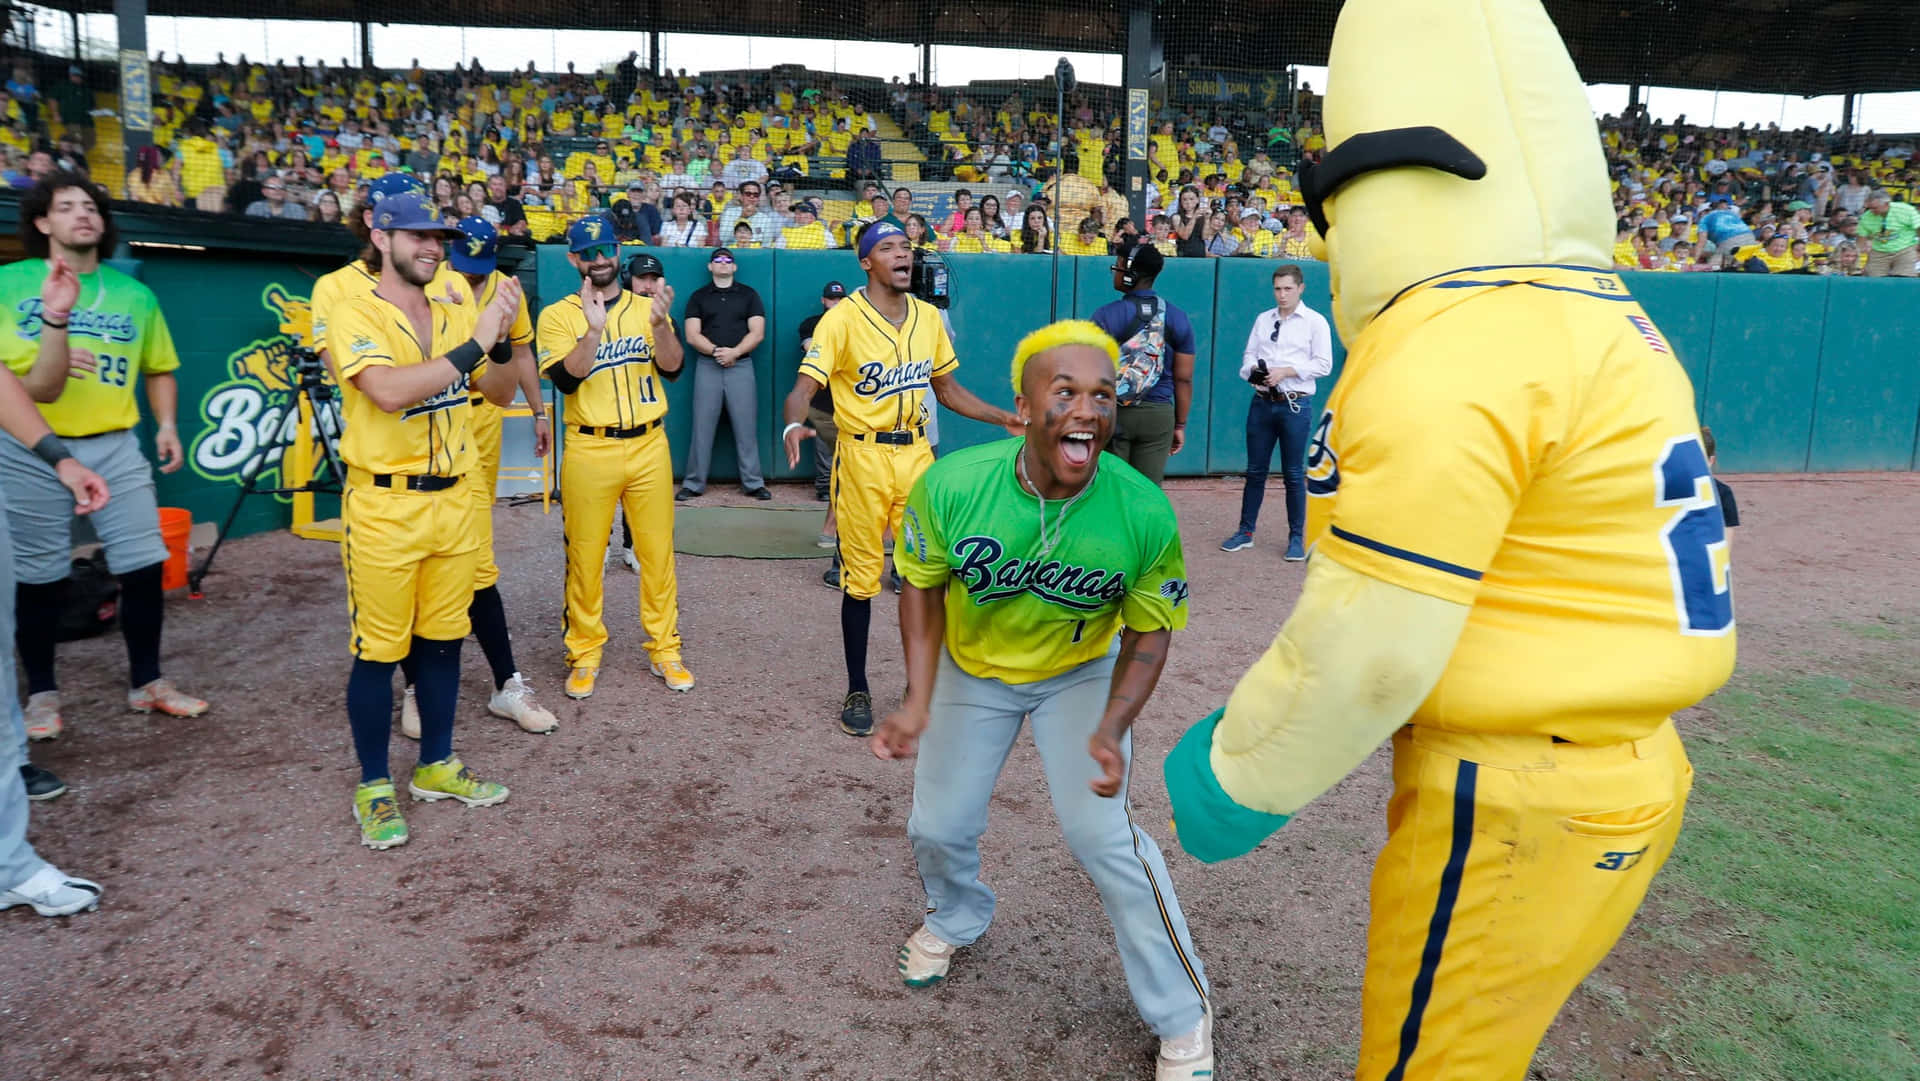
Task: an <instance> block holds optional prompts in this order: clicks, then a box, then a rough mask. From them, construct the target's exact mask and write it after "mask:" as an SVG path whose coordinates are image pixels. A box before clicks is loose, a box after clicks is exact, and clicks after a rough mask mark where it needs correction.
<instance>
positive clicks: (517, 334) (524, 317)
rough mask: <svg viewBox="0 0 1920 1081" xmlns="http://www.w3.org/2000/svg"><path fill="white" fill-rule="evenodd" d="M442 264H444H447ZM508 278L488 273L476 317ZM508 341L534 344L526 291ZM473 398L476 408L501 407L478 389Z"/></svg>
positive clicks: (514, 315) (475, 307)
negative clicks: (488, 399)
mask: <svg viewBox="0 0 1920 1081" xmlns="http://www.w3.org/2000/svg"><path fill="white" fill-rule="evenodd" d="M442 265H443V266H444V265H445V264H442ZM465 277H466V276H465V275H461V278H462V279H463V280H464V279H465ZM506 280H507V276H506V275H505V274H502V273H501V272H500V271H498V270H496V271H494V272H493V273H491V274H489V275H487V280H486V281H485V282H484V283H482V284H481V286H480V295H479V296H477V297H475V298H474V305H475V306H474V315H475V318H476V319H478V317H479V311H480V309H482V308H485V307H486V306H487V305H489V304H491V303H493V297H494V294H495V293H498V292H499V291H500V283H501V282H503V281H506ZM507 341H508V342H509V343H510V344H512V345H515V346H521V345H532V344H533V317H532V316H531V315H530V314H528V311H527V294H526V293H524V292H523V293H521V294H520V306H519V308H518V309H517V310H515V311H514V313H513V322H512V323H511V324H510V325H508V327H507ZM480 370H481V371H484V370H485V369H484V368H482V369H480ZM472 398H473V407H474V408H475V409H482V408H485V409H492V410H498V409H499V408H500V407H499V406H497V405H494V404H493V403H492V402H489V401H487V399H486V398H485V397H484V396H483V395H481V393H480V392H479V390H477V389H476V390H474V391H473V395H472Z"/></svg>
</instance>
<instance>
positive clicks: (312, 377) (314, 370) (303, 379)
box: [287, 345, 333, 400]
mask: <svg viewBox="0 0 1920 1081" xmlns="http://www.w3.org/2000/svg"><path fill="white" fill-rule="evenodd" d="M287 366H288V367H289V368H292V369H293V374H294V376H295V378H294V380H293V385H294V387H295V388H296V389H298V390H313V391H320V392H322V393H321V394H320V395H319V396H320V397H321V399H322V400H325V399H327V398H329V397H331V391H332V387H333V378H332V375H331V373H329V372H328V371H327V362H326V361H324V360H321V359H320V354H318V353H316V352H314V351H313V350H311V349H309V348H307V347H306V346H304V345H296V346H294V347H293V348H291V349H289V350H288V351H287Z"/></svg>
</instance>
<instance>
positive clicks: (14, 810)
mask: <svg viewBox="0 0 1920 1081" xmlns="http://www.w3.org/2000/svg"><path fill="white" fill-rule="evenodd" d="M69 509H71V508H69ZM0 598H4V601H3V602H0V642H5V643H7V644H9V645H11V644H12V643H13V544H12V541H11V538H10V537H9V535H8V531H7V508H6V502H5V501H4V500H0ZM0 706H4V707H5V709H6V711H7V720H6V724H5V725H4V726H0V890H10V889H12V888H13V887H15V886H18V885H19V884H21V883H22V882H25V881H26V880H27V879H29V878H32V877H33V876H34V875H37V874H39V873H40V871H41V869H42V868H44V867H46V865H47V861H46V860H43V859H41V858H40V854H39V853H37V852H35V851H34V850H33V846H32V845H30V844H28V843H27V807H28V804H27V783H26V781H25V780H24V779H23V778H22V777H21V776H20V767H21V766H24V765H26V764H27V721H26V716H25V715H24V714H23V713H22V712H21V710H20V699H19V698H17V697H15V695H14V685H13V658H12V657H8V658H7V659H6V663H5V664H0Z"/></svg>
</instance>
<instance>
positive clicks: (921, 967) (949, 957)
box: [898, 923, 960, 987]
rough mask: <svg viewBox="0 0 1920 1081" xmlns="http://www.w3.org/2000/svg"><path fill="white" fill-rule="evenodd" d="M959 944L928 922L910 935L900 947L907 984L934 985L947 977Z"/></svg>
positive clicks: (910, 985)
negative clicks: (932, 928) (930, 929)
mask: <svg viewBox="0 0 1920 1081" xmlns="http://www.w3.org/2000/svg"><path fill="white" fill-rule="evenodd" d="M959 948H960V947H958V946H955V945H954V944H953V943H951V942H948V941H946V940H945V939H943V938H941V937H940V936H939V935H936V934H934V933H933V932H932V931H929V930H927V925H926V924H924V923H923V924H921V925H920V929H919V930H917V931H915V932H914V933H913V934H911V935H908V936H907V943H906V945H904V946H901V947H900V964H899V966H898V967H899V969H900V979H901V980H902V981H903V982H905V983H906V985H907V986H908V987H932V986H933V985H934V984H936V983H939V982H940V981H941V980H944V979H946V978H947V969H948V968H949V967H950V966H951V965H952V964H953V951H955V950H957V949H959Z"/></svg>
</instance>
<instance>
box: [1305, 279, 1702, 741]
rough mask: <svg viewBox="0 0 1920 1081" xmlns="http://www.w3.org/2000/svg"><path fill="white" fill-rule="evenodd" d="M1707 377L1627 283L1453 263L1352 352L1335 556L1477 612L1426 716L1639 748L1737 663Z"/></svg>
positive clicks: (1326, 516)
mask: <svg viewBox="0 0 1920 1081" xmlns="http://www.w3.org/2000/svg"><path fill="white" fill-rule="evenodd" d="M1699 433H1700V421H1699V418H1698V417H1697V416H1696V415H1695V413H1694V407H1693V387H1692V384H1691V383H1690V382H1689V381H1688V379H1687V376H1686V373H1685V372H1684V371H1683V370H1682V369H1681V367H1680V364H1679V362H1678V361H1677V360H1676V359H1675V358H1674V355H1673V349H1672V347H1671V346H1670V345H1668V344H1667V341H1666V339H1665V338H1664V337H1662V336H1661V334H1660V332H1659V330H1658V329H1657V328H1656V327H1655V326H1654V325H1653V323H1652V322H1651V321H1650V320H1649V319H1648V318H1647V316H1646V313H1645V312H1644V311H1642V310H1641V308H1640V305H1639V304H1638V303H1636V302H1635V301H1634V299H1633V297H1632V296H1631V295H1630V294H1629V293H1628V292H1627V289H1626V286H1625V285H1623V284H1622V283H1621V281H1620V279H1619V277H1617V276H1616V275H1613V274H1611V273H1607V272H1604V271H1597V270H1584V269H1579V268H1572V267H1549V266H1524V267H1498V268H1491V269H1487V270H1480V271H1459V272H1455V273H1452V274H1447V275H1443V276H1441V277H1439V278H1437V279H1434V280H1431V281H1429V282H1427V283H1425V284H1423V285H1422V286H1420V287H1419V288H1418V289H1416V290H1414V291H1412V292H1409V293H1407V294H1405V295H1403V296H1401V297H1400V298H1399V299H1398V300H1397V301H1396V302H1394V303H1393V304H1392V305H1391V306H1390V307H1388V308H1387V309H1386V310H1385V311H1384V312H1382V313H1381V314H1380V315H1379V316H1377V317H1375V319H1374V320H1373V322H1372V324H1371V325H1370V326H1369V327H1368V328H1367V331H1366V333H1365V334H1363V335H1362V336H1361V337H1360V339H1359V340H1358V341H1357V342H1355V343H1354V346H1353V349H1352V351H1351V352H1350V353H1349V354H1348V356H1347V362H1346V368H1345V370H1344V372H1343V373H1342V375H1341V377H1340V382H1339V384H1338V385H1337V386H1336V387H1335V388H1334V391H1333V394H1332V395H1331V397H1330V398H1329V399H1328V402H1327V411H1326V414H1325V415H1324V416H1323V417H1322V418H1321V420H1320V423H1319V426H1318V428H1317V429H1316V430H1315V433H1314V438H1313V441H1312V444H1311V445H1310V447H1309V449H1308V458H1307V493H1308V496H1309V499H1308V504H1309V509H1308V534H1307V540H1308V542H1309V543H1310V544H1312V545H1314V546H1315V552H1316V556H1317V557H1321V558H1329V559H1333V560H1336V561H1338V562H1340V563H1342V564H1344V565H1346V566H1348V567H1350V568H1352V569H1354V570H1357V571H1359V572H1360V573H1362V574H1366V575H1368V576H1369V577H1373V578H1377V579H1379V580H1381V581H1384V582H1388V583H1391V584H1394V585H1398V586H1401V587H1403V588H1406V589H1411V590H1414V591H1416V592H1419V593H1424V594H1428V595H1430V596H1434V597H1438V598H1441V599H1443V600H1448V601H1452V602H1455V603H1458V604H1465V605H1471V606H1472V612H1471V614H1470V615H1469V616H1468V619H1467V625H1466V629H1465V631H1464V632H1463V633H1462V634H1461V637H1460V641H1459V644H1458V646H1456V647H1455V649H1454V652H1453V657H1452V660H1451V661H1450V662H1449V663H1448V666H1447V670H1446V673H1445V674H1444V675H1443V676H1442V677H1441V680H1440V683H1439V685H1438V686H1437V687H1435V688H1434V690H1433V693H1432V694H1431V695H1430V696H1428V698H1427V700H1426V702H1424V703H1423V704H1422V705H1421V706H1420V708H1419V710H1418V711H1416V713H1415V714H1414V716H1413V718H1412V720H1413V722H1414V723H1415V724H1419V725H1427V726H1431V727H1434V728H1437V729H1448V730H1455V731H1465V732H1496V733H1526V734H1536V735H1551V736H1559V737H1561V738H1564V739H1568V740H1572V741H1574V742H1576V743H1585V744H1605V743H1617V742H1620V741H1623V740H1631V739H1640V738H1644V737H1646V736H1647V735H1649V734H1650V733H1652V732H1653V731H1654V730H1655V729H1657V728H1658V727H1659V726H1660V725H1661V724H1662V723H1663V722H1665V720H1666V719H1667V717H1668V716H1669V715H1670V714H1672V713H1673V711H1675V710H1677V709H1682V708H1684V707H1686V706H1690V705H1692V704H1694V703H1695V702H1698V701H1699V700H1700V699H1702V698H1704V697H1706V696H1707V695H1708V694H1710V693H1711V692H1712V691H1713V690H1714V689H1715V688H1717V687H1719V686H1720V685H1721V684H1722V683H1724V682H1725V681H1726V678H1727V676H1728V674H1729V673H1730V672H1731V671H1732V668H1733V658H1734V619H1733V595H1732V589H1731V583H1730V569H1729V563H1728V549H1727V543H1726V532H1725V528H1724V526H1723V524H1722V521H1721V512H1720V507H1719V505H1718V502H1717V497H1716V495H1715V490H1714V483H1713V477H1712V476H1711V475H1710V474H1709V472H1708V469H1707V457H1706V452H1705V451H1704V450H1703V449H1702V448H1701V445H1700V438H1699Z"/></svg>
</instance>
